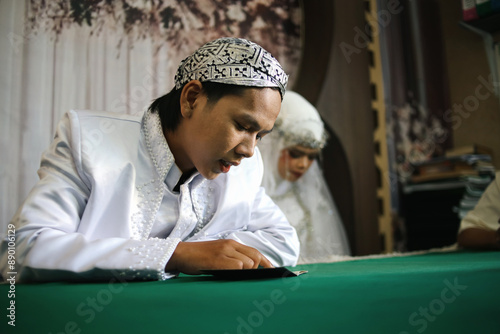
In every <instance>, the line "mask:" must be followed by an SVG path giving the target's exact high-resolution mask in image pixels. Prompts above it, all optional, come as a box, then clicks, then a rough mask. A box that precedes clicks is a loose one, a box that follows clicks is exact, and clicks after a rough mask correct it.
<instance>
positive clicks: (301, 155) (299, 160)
mask: <svg viewBox="0 0 500 334" xmlns="http://www.w3.org/2000/svg"><path fill="white" fill-rule="evenodd" d="M318 155H319V149H312V148H308V147H304V146H300V145H296V146H290V147H287V148H285V149H283V150H281V154H280V157H279V160H278V172H279V174H280V176H281V177H282V178H283V179H285V180H287V181H290V182H295V181H297V180H298V179H300V178H301V177H302V175H304V174H305V173H306V172H307V170H308V169H309V167H311V165H312V163H313V162H314V160H315V159H316V158H318Z"/></svg>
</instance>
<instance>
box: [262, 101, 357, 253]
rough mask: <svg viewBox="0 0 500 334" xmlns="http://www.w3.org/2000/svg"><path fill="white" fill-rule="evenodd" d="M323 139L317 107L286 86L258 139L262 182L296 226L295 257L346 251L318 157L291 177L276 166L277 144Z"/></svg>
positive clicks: (317, 142) (314, 144) (320, 141)
mask: <svg viewBox="0 0 500 334" xmlns="http://www.w3.org/2000/svg"><path fill="white" fill-rule="evenodd" d="M326 139H327V135H326V132H325V129H324V126H323V122H322V121H321V118H320V116H319V114H318V112H317V110H316V109H315V108H314V107H313V106H312V105H311V104H310V103H309V102H308V101H307V100H306V99H305V98H303V97H302V96H300V95H299V94H297V93H295V92H293V91H287V92H286V94H285V97H284V99H283V103H282V106H281V112H280V114H279V116H278V119H277V120H276V124H275V128H274V130H273V132H271V133H270V134H269V135H267V136H266V137H265V138H264V139H263V140H262V141H261V142H260V143H259V149H260V151H261V153H262V159H263V161H264V167H265V171H264V179H263V186H264V187H265V189H266V192H267V193H268V194H269V195H270V196H271V198H272V199H273V200H274V202H275V203H276V204H277V205H278V206H279V207H280V208H281V210H282V211H283V212H284V213H285V215H286V216H287V218H288V220H289V221H290V223H291V224H292V225H293V226H294V227H295V228H296V229H297V233H298V235H299V239H300V242H301V250H300V258H299V263H311V262H323V261H329V260H331V259H332V256H335V255H337V256H338V255H350V250H349V243H348V240H347V236H346V233H345V230H344V226H343V224H342V220H341V218H340V215H339V213H338V211H337V208H336V206H335V203H334V201H333V198H332V196H331V194H330V191H329V190H328V185H327V184H326V181H325V178H324V176H323V171H322V170H321V168H320V165H319V164H318V161H317V160H315V161H314V162H313V163H312V165H311V167H310V168H309V170H308V171H307V172H306V173H305V174H304V175H303V176H302V177H301V178H300V179H298V180H297V181H296V182H289V181H286V180H284V179H282V178H281V176H280V175H279V172H278V159H279V157H280V154H281V150H282V149H284V148H286V147H290V146H294V145H302V146H305V147H310V148H319V149H321V148H323V146H324V145H325V142H326Z"/></svg>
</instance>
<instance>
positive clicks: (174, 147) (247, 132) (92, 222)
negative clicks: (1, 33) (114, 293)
mask: <svg viewBox="0 0 500 334" xmlns="http://www.w3.org/2000/svg"><path fill="white" fill-rule="evenodd" d="M286 82H287V76H286V74H285V73H284V71H283V69H282V68H281V66H280V64H279V63H278V62H277V61H276V59H274V58H273V57H272V56H271V55H270V54H269V53H268V52H267V51H265V50H264V49H262V48H261V47H260V46H258V45H257V44H255V43H252V42H250V41H247V40H244V39H235V38H221V39H217V40H215V41H212V42H210V43H207V44H205V45H204V46H202V47H201V48H200V49H198V50H197V51H195V52H194V53H193V54H192V55H191V56H189V57H188V58H186V59H185V60H184V61H183V62H182V63H181V65H180V66H179V68H178V70H177V73H176V76H175V87H174V89H173V90H172V91H171V92H170V93H168V94H167V95H165V96H163V97H160V98H159V99H157V100H156V101H154V102H153V103H152V105H151V106H150V108H149V110H148V111H147V112H145V114H144V116H143V117H142V118H137V117H133V116H128V115H116V114H110V113H96V112H89V111H71V112H69V113H67V114H66V115H65V117H64V118H63V120H62V121H61V123H60V124H59V126H58V130H57V133H56V136H55V139H54V141H53V143H52V144H51V146H50V148H49V149H48V150H47V151H46V152H45V153H44V155H43V156H42V161H41V167H40V169H39V171H38V173H39V176H40V181H39V182H38V184H37V185H36V186H35V187H34V189H33V190H32V192H31V193H30V194H29V196H28V198H27V199H26V201H25V202H24V203H23V205H22V206H21V208H20V209H19V211H18V213H17V214H16V215H15V217H14V219H13V221H12V225H14V226H15V230H16V240H15V247H16V253H15V257H16V268H15V272H17V277H16V279H17V280H18V281H21V282H22V281H33V280H35V281H51V280H72V279H78V280H82V279H83V280H102V279H109V278H111V277H113V276H114V275H116V274H118V275H120V276H122V278H123V279H130V280H133V279H155V278H158V279H166V278H170V277H173V276H175V275H176V274H177V273H178V272H184V273H188V274H198V273H200V270H202V269H235V268H237V269H247V268H258V267H259V266H261V267H272V266H285V265H294V264H295V263H296V261H297V256H298V252H299V243H298V239H297V235H296V232H295V230H294V229H293V228H292V227H291V226H290V225H289V223H288V222H287V220H286V218H285V216H284V215H283V213H282V212H281V211H280V210H279V209H278V208H277V206H276V205H275V204H274V203H273V202H272V201H271V200H270V198H269V197H268V196H267V195H266V194H265V192H264V190H263V188H261V187H260V182H261V179H262V173H263V166H262V162H261V159H260V153H258V150H256V149H255V146H256V143H257V140H258V139H260V138H262V137H263V136H265V135H266V134H267V133H269V132H270V131H271V130H272V129H273V125H274V121H275V120H276V117H277V115H278V113H279V110H280V106H281V99H282V97H283V95H284V93H285V87H286ZM89 138H93V139H92V140H90V139H89ZM96 138H97V139H98V140H96ZM7 241H8V240H4V242H3V243H2V246H1V252H2V262H0V263H1V264H2V273H3V275H4V276H6V274H7V272H12V271H14V270H13V269H12V268H11V267H8V266H7V263H8V261H7V259H8V245H9V244H8V242H7Z"/></svg>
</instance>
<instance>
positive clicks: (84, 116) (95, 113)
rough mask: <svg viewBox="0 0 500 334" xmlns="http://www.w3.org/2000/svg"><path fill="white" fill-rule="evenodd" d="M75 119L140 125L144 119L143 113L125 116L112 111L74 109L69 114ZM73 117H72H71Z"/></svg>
mask: <svg viewBox="0 0 500 334" xmlns="http://www.w3.org/2000/svg"><path fill="white" fill-rule="evenodd" d="M68 113H69V114H70V115H72V116H73V117H77V118H78V119H79V120H98V121H99V120H103V119H104V120H106V119H107V120H110V121H111V120H115V121H125V122H136V123H140V122H141V120H142V117H143V114H144V113H143V112H139V113H136V114H125V113H118V112H111V111H99V110H89V109H73V110H70V111H69V112H68ZM70 117H71V116H70Z"/></svg>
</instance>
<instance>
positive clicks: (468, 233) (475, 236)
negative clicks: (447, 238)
mask: <svg viewBox="0 0 500 334" xmlns="http://www.w3.org/2000/svg"><path fill="white" fill-rule="evenodd" d="M458 244H459V245H460V246H461V247H464V248H471V249H492V250H500V228H499V229H497V230H496V231H495V230H485V229H480V228H468V229H465V230H462V231H461V232H460V233H459V234H458Z"/></svg>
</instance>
